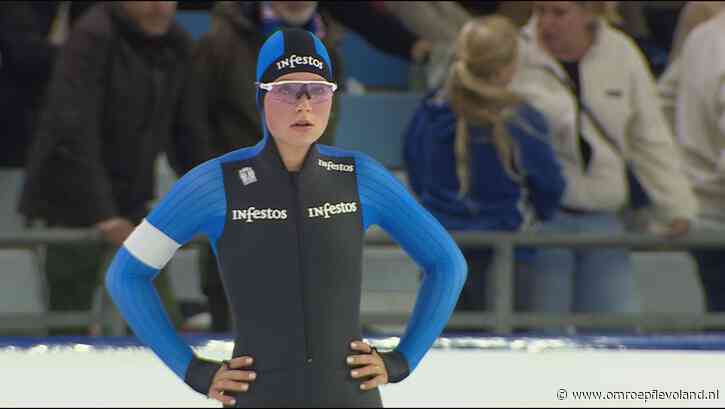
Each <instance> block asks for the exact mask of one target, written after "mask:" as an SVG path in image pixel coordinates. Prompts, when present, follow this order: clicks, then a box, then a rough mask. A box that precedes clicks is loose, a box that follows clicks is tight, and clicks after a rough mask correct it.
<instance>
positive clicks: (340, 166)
mask: <svg viewBox="0 0 725 409" xmlns="http://www.w3.org/2000/svg"><path fill="white" fill-rule="evenodd" d="M317 165H318V166H320V167H323V168H325V169H327V171H328V172H329V171H332V170H334V171H337V172H354V171H355V165H346V164H344V163H335V162H332V161H327V160H322V159H318V160H317Z"/></svg>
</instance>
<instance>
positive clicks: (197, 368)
mask: <svg viewBox="0 0 725 409" xmlns="http://www.w3.org/2000/svg"><path fill="white" fill-rule="evenodd" d="M221 367H222V363H221V362H217V361H209V360H206V359H201V358H199V357H196V356H194V358H192V359H191V363H189V369H187V370H186V377H185V378H184V382H186V384H187V385H189V386H191V388H192V389H194V390H195V391H197V392H199V393H201V394H202V395H204V396H206V395H208V394H209V388H211V382H212V381H213V380H214V375H215V374H216V373H217V371H218V370H219V368H221Z"/></svg>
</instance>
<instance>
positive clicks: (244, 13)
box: [193, 2, 342, 154]
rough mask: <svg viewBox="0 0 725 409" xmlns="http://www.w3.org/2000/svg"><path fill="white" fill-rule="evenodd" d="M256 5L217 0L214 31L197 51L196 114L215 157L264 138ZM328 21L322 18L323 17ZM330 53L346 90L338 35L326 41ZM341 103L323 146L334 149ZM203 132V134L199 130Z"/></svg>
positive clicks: (334, 111)
mask: <svg viewBox="0 0 725 409" xmlns="http://www.w3.org/2000/svg"><path fill="white" fill-rule="evenodd" d="M258 7H259V3H258V2H219V3H217V5H216V6H215V7H214V10H213V16H212V19H213V21H212V29H211V30H210V31H209V32H207V33H205V34H204V35H203V36H202V37H201V39H200V40H199V43H198V44H197V46H196V48H195V52H194V77H195V79H194V84H193V86H194V88H195V91H194V95H195V97H194V98H193V101H194V103H195V104H197V108H196V109H195V111H198V113H199V114H200V119H199V123H198V125H199V126H202V127H204V126H206V127H208V130H207V132H208V135H209V139H210V142H211V145H212V148H213V151H214V152H215V153H216V154H222V153H226V152H229V151H232V150H235V149H239V148H242V147H247V146H253V145H255V144H257V142H259V141H260V140H261V139H262V126H261V122H260V121H261V118H260V114H259V111H258V110H257V105H256V98H255V94H256V88H255V85H254V84H255V78H256V77H255V75H256V73H255V61H256V59H257V54H259V49H260V48H261V47H262V44H263V43H264V41H265V40H266V38H264V36H263V35H262V32H261V29H260V28H259V18H258V16H259V9H258ZM323 19H324V16H323ZM323 42H324V43H325V46H326V47H327V50H328V52H329V55H330V59H331V63H332V68H333V76H334V78H335V82H337V83H338V85H340V86H342V84H341V80H342V63H341V60H340V56H339V54H338V53H337V52H336V51H335V45H336V44H335V43H336V35H335V34H334V32H333V33H330V34H328V36H326V37H325V38H324V39H323ZM338 112H339V109H338V104H337V103H333V107H332V116H331V117H330V123H329V124H328V126H327V130H326V131H325V133H324V134H323V135H322V137H321V138H320V143H323V144H327V145H332V144H333V139H334V136H333V135H334V129H335V125H336V124H337V117H338V115H337V114H338ZM200 132H203V131H200Z"/></svg>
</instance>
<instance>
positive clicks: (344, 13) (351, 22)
mask: <svg viewBox="0 0 725 409" xmlns="http://www.w3.org/2000/svg"><path fill="white" fill-rule="evenodd" d="M270 3H276V2H270ZM316 3H319V6H318V8H319V11H320V13H322V14H325V13H328V14H329V16H330V17H331V18H332V19H334V20H335V21H337V22H339V23H340V24H342V25H343V26H344V27H345V28H347V29H350V30H352V31H354V32H356V33H357V34H360V35H361V36H362V37H363V38H364V39H365V40H366V41H368V42H369V43H370V44H371V45H372V46H373V47H375V48H377V49H379V50H380V51H383V52H385V53H388V54H391V55H396V56H398V57H400V58H403V59H405V60H409V61H413V62H418V63H419V62H422V61H423V60H425V59H426V58H428V54H429V53H430V48H431V43H430V42H429V41H427V40H426V39H424V38H419V37H418V36H416V35H415V34H413V33H411V32H410V31H408V30H406V29H405V27H404V26H403V25H402V24H401V22H400V20H398V19H396V18H394V17H393V16H391V15H389V14H388V13H386V12H384V7H382V6H381V5H378V3H379V2H377V1H322V2H316Z"/></svg>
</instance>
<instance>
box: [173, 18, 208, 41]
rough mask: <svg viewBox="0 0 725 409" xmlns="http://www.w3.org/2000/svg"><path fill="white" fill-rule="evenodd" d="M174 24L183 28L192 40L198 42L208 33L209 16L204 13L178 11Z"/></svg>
mask: <svg viewBox="0 0 725 409" xmlns="http://www.w3.org/2000/svg"><path fill="white" fill-rule="evenodd" d="M176 22H178V23H179V24H180V25H181V26H182V27H184V28H185V29H186V31H188V32H189V34H191V37H192V38H193V39H194V40H198V39H199V37H201V35H202V34H204V33H206V32H207V31H209V28H210V27H211V15H210V14H209V13H208V12H206V11H178V12H177V13H176Z"/></svg>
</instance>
